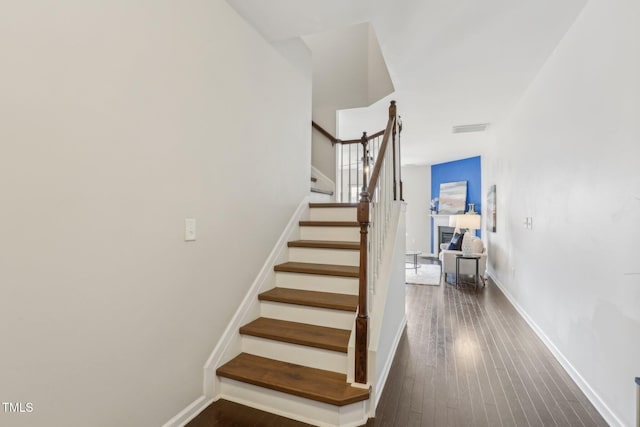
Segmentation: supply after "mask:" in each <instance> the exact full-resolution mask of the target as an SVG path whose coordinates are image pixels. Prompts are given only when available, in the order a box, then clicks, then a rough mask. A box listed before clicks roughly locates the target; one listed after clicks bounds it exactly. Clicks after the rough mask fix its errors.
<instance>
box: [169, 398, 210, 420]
mask: <svg viewBox="0 0 640 427" xmlns="http://www.w3.org/2000/svg"><path fill="white" fill-rule="evenodd" d="M214 400H215V399H208V398H207V397H206V396H200V397H199V398H197V399H196V400H194V401H193V402H192V403H191V404H190V405H189V406H187V407H186V408H184V409H183V410H182V411H180V412H179V413H178V414H177V415H176V416H175V417H173V418H171V419H170V420H169V421H167V422H166V423H164V424H163V425H162V427H182V426H184V425H185V424H187V423H188V422H189V421H191V420H192V419H194V418H195V417H196V416H197V415H198V414H199V413H200V412H202V411H203V410H204V409H205V408H206V407H207V406H209V405H211V404H212V403H213V402H214Z"/></svg>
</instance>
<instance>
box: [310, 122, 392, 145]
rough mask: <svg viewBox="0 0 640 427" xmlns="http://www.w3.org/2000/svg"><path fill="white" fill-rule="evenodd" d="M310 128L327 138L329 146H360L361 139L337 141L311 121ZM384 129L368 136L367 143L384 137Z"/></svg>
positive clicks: (337, 139)
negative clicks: (329, 142)
mask: <svg viewBox="0 0 640 427" xmlns="http://www.w3.org/2000/svg"><path fill="white" fill-rule="evenodd" d="M311 127H313V128H314V129H315V130H317V131H318V132H320V133H321V134H322V136H324V137H325V138H327V139H328V140H329V141H331V144H332V145H333V144H361V143H362V138H358V139H339V138H336V137H335V136H333V135H331V133H329V131H327V130H326V129H324V128H323V127H322V126H320V125H319V124H317V123H316V122H314V121H313V120H312V121H311ZM384 132H385V131H384V129H383V130H381V131H379V132H376V133H374V134H373V135H370V136H368V137H367V141H370V140H372V139H374V138H377V137H379V136H382V135H384Z"/></svg>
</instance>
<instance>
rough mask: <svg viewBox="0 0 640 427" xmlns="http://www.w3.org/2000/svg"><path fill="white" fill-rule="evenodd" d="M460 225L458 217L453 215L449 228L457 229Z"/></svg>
mask: <svg viewBox="0 0 640 427" xmlns="http://www.w3.org/2000/svg"><path fill="white" fill-rule="evenodd" d="M457 225H458V215H451V216H450V217H449V227H453V228H457V227H456V226H457Z"/></svg>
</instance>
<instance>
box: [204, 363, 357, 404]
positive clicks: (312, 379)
mask: <svg viewBox="0 0 640 427" xmlns="http://www.w3.org/2000/svg"><path fill="white" fill-rule="evenodd" d="M216 373H217V374H218V376H221V377H226V378H230V379H233V380H236V381H242V382H245V383H249V384H253V385H257V386H260V387H265V388H269V389H272V390H277V391H281V392H284V393H289V394H293V395H295V396H300V397H305V398H307V399H312V400H316V401H318V402H324V403H329V404H331V405H336V406H344V405H349V404H351V403H355V402H360V401H363V400H367V399H368V398H369V390H368V389H364V388H358V387H352V386H351V385H349V384H348V383H347V377H346V375H344V374H340V373H337V372H331V371H324V370H322V369H315V368H309V367H306V366H301V365H295V364H293V363H286V362H281V361H279V360H273V359H267V358H265V357H260V356H255V355H252V354H247V353H241V354H240V355H238V356H237V357H236V358H234V359H232V360H231V361H229V362H228V363H226V364H225V365H223V366H221V367H219V368H218V369H217V371H216Z"/></svg>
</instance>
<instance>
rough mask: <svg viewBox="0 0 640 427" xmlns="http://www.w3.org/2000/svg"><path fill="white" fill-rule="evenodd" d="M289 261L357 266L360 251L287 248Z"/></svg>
mask: <svg viewBox="0 0 640 427" xmlns="http://www.w3.org/2000/svg"><path fill="white" fill-rule="evenodd" d="M289 261H294V262H311V263H316V264H336V265H352V266H358V265H360V251H354V250H351V249H324V248H289Z"/></svg>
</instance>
